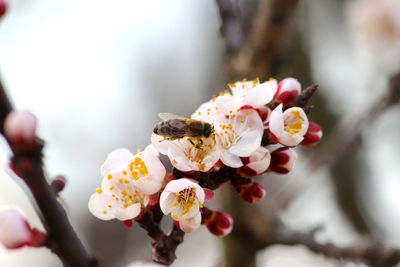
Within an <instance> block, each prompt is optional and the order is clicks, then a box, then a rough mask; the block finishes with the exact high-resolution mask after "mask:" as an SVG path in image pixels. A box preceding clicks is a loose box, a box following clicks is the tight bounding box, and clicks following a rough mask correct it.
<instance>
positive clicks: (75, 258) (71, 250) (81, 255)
mask: <svg viewBox="0 0 400 267" xmlns="http://www.w3.org/2000/svg"><path fill="white" fill-rule="evenodd" d="M11 110H12V106H11V104H10V101H9V99H8V97H7V95H6V93H5V91H4V88H3V87H2V86H1V83H0V125H1V127H0V129H1V133H2V134H4V129H3V127H4V120H5V118H6V116H7V114H9V113H10V112H11ZM6 140H7V137H6ZM7 141H8V143H9V145H10V148H11V150H12V151H13V156H12V159H11V162H12V168H13V170H14V172H15V173H16V174H17V175H18V176H19V177H21V178H22V179H23V180H24V182H25V183H26V184H27V185H28V187H29V189H30V191H31V193H32V195H33V198H34V199H35V201H36V204H37V206H38V208H39V212H40V215H41V220H42V222H43V225H44V227H45V229H46V231H47V235H48V243H47V244H48V246H49V248H50V249H51V250H52V251H53V252H54V253H55V254H56V255H57V256H58V257H59V258H60V260H61V261H62V263H63V264H64V266H68V267H77V266H79V267H92V266H97V262H96V260H95V259H94V258H93V257H92V256H91V255H90V254H89V253H88V251H87V250H86V249H85V248H84V246H83V244H82V242H81V241H80V239H79V237H78V236H77V234H76V232H75V231H74V229H73V228H72V225H71V224H70V223H69V220H68V217H67V214H66V213H65V210H64V208H63V207H62V206H61V204H60V203H59V202H58V200H57V194H56V192H55V191H54V189H53V188H52V187H51V185H49V183H48V182H47V180H46V175H45V171H44V167H43V159H42V150H43V146H44V143H43V142H42V141H41V140H40V139H39V138H37V139H36V142H35V146H34V148H33V149H32V150H30V151H20V150H19V149H18V150H17V149H15V147H14V146H13V144H12V143H11V142H10V141H9V140H7Z"/></svg>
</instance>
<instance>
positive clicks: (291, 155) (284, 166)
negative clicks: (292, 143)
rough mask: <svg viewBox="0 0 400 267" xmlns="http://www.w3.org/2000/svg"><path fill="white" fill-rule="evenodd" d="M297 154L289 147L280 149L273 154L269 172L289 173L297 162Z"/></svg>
mask: <svg viewBox="0 0 400 267" xmlns="http://www.w3.org/2000/svg"><path fill="white" fill-rule="evenodd" d="M296 159H297V154H296V152H295V151H294V150H293V149H291V148H289V147H281V148H278V149H276V150H274V151H272V153H271V164H270V165H269V171H272V172H276V173H282V174H284V173H288V172H290V171H291V170H292V169H293V167H294V163H295V162H296Z"/></svg>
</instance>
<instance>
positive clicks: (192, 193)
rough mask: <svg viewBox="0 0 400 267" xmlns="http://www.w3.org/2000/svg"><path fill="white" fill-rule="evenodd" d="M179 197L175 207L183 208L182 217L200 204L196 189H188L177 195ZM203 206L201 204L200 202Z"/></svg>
mask: <svg viewBox="0 0 400 267" xmlns="http://www.w3.org/2000/svg"><path fill="white" fill-rule="evenodd" d="M175 196H176V197H177V198H176V200H175V201H174V203H173V205H174V206H177V205H181V207H182V215H185V214H186V213H188V212H189V211H190V210H191V209H192V207H193V206H195V205H196V204H197V203H198V200H197V196H196V187H194V186H192V187H188V188H185V189H183V190H182V191H180V192H179V193H175ZM199 205H200V206H201V203H200V202H199Z"/></svg>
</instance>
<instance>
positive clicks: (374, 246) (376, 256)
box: [265, 225, 400, 267]
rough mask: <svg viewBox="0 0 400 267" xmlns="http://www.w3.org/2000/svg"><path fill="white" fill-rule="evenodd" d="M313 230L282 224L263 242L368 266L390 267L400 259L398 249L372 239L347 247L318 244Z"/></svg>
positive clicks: (268, 244)
mask: <svg viewBox="0 0 400 267" xmlns="http://www.w3.org/2000/svg"><path fill="white" fill-rule="evenodd" d="M315 232H316V231H311V232H309V233H302V232H298V231H293V230H289V229H287V228H285V227H283V225H279V226H276V230H275V231H274V235H273V236H272V237H271V239H270V240H269V241H268V242H267V243H266V244H265V246H271V245H276V244H282V245H303V246H306V247H307V248H308V249H310V250H311V251H313V252H315V253H319V254H322V255H324V256H326V257H328V258H334V259H344V260H350V261H354V262H364V263H366V264H368V265H370V266H376V267H390V266H395V265H396V264H397V263H398V262H399V261H400V250H398V249H393V248H390V247H387V246H385V245H384V244H380V243H376V242H374V241H373V240H363V241H362V242H360V243H358V244H355V245H353V246H348V247H338V246H336V245H334V244H331V243H327V244H320V243H318V242H317V241H316V240H315V237H314V235H315Z"/></svg>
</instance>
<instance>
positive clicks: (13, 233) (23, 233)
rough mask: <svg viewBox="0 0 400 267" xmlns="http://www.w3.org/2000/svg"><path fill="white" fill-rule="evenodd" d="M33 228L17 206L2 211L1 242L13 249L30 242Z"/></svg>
mask: <svg viewBox="0 0 400 267" xmlns="http://www.w3.org/2000/svg"><path fill="white" fill-rule="evenodd" d="M31 240H32V233H31V228H30V226H29V224H28V222H27V221H26V219H25V217H24V216H23V215H22V214H21V212H20V211H19V210H17V209H15V208H10V209H4V210H2V211H0V243H2V244H3V245H4V246H5V247H6V248H9V249H13V248H18V247H21V246H23V245H25V244H28V243H30V241H31Z"/></svg>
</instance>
